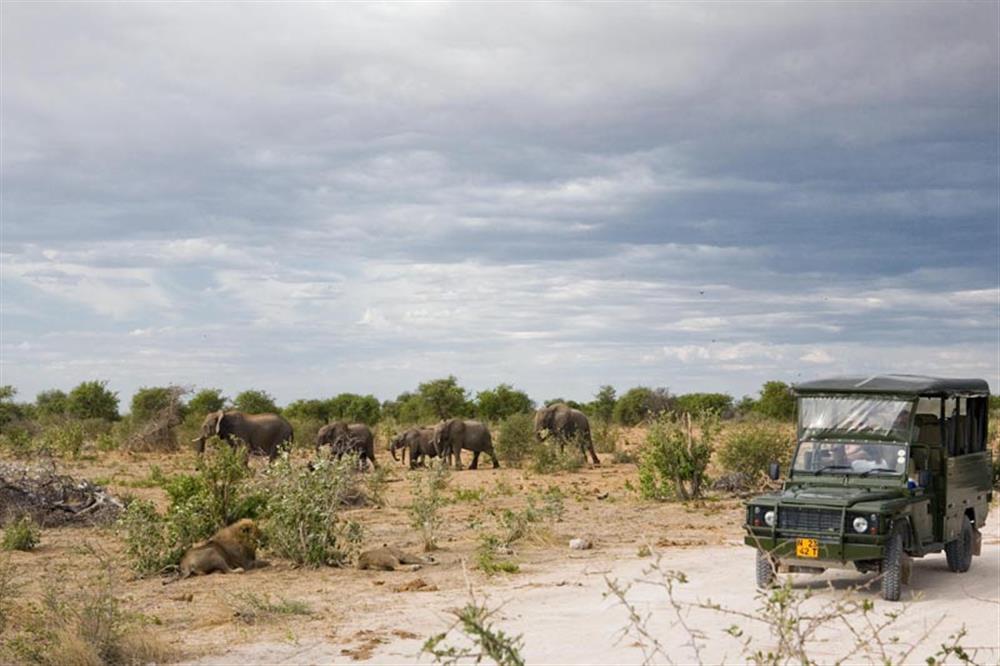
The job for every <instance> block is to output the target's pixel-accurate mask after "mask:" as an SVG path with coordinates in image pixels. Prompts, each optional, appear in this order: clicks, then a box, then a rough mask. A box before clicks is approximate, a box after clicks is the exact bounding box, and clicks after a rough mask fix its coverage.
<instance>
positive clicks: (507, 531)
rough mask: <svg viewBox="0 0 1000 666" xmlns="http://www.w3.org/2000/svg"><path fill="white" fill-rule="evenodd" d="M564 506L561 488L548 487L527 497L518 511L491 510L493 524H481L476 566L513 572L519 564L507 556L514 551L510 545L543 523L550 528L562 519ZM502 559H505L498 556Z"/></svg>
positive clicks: (489, 569) (494, 570) (505, 509)
mask: <svg viewBox="0 0 1000 666" xmlns="http://www.w3.org/2000/svg"><path fill="white" fill-rule="evenodd" d="M565 511H566V508H565V505H564V503H563V494H562V491H561V490H560V489H559V488H558V487H557V486H550V487H549V489H548V490H546V491H545V492H544V493H541V494H538V493H532V494H531V495H529V496H528V500H527V506H526V507H525V508H523V509H521V510H519V511H515V510H513V509H507V508H504V509H499V510H490V511H489V512H488V515H489V516H490V517H491V518H492V522H493V524H492V526H491V527H486V526H481V529H480V533H479V546H478V548H477V549H476V563H477V568H478V569H479V570H480V571H482V572H484V573H486V574H488V575H491V574H494V573H496V572H498V571H504V572H506V573H516V572H517V571H519V570H520V567H519V566H518V565H517V563H516V562H514V561H513V560H510V559H506V558H507V556H510V555H512V554H513V552H514V551H513V545H514V544H515V543H517V542H518V541H521V540H522V539H524V538H526V537H531V536H536V535H538V534H539V528H540V527H541V526H542V525H543V524H547V525H548V526H549V527H551V526H552V525H553V524H555V523H556V522H558V521H559V520H562V517H563V514H564V513H565ZM500 558H504V559H500Z"/></svg>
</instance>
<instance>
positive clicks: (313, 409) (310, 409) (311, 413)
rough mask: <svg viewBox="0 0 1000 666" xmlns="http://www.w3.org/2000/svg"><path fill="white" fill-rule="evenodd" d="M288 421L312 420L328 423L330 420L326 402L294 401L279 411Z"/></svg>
mask: <svg viewBox="0 0 1000 666" xmlns="http://www.w3.org/2000/svg"><path fill="white" fill-rule="evenodd" d="M281 413H282V414H284V415H285V416H286V417H287V418H290V419H312V420H314V421H328V420H329V419H330V407H329V402H328V401H327V400H295V401H294V402H290V403H288V405H287V406H286V407H285V408H284V409H283V410H281Z"/></svg>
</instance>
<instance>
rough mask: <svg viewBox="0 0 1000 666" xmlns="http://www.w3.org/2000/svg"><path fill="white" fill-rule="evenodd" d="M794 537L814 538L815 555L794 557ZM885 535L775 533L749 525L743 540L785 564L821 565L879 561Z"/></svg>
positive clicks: (882, 552) (881, 556)
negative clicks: (816, 550) (838, 535)
mask: <svg viewBox="0 0 1000 666" xmlns="http://www.w3.org/2000/svg"><path fill="white" fill-rule="evenodd" d="M796 539H816V541H817V545H818V546H819V555H818V557H815V558H812V557H796V555H795V541H796ZM887 540H888V537H887V536H886V535H882V534H879V535H871V536H868V535H845V537H843V538H841V537H831V536H830V535H827V534H824V535H823V536H819V535H815V534H794V535H790V534H776V533H772V531H771V530H770V529H760V528H748V530H747V535H746V536H745V537H744V538H743V543H745V544H746V545H748V546H753V547H754V548H757V549H759V550H763V551H765V552H767V553H769V554H770V555H771V557H773V558H774V559H776V560H779V561H780V562H782V563H785V564H797V565H801V566H820V565H821V564H820V563H830V562H841V563H847V562H854V561H857V560H880V559H882V558H883V557H884V556H885V543H886V541H887Z"/></svg>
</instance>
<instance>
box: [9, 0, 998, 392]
mask: <svg viewBox="0 0 1000 666" xmlns="http://www.w3.org/2000/svg"><path fill="white" fill-rule="evenodd" d="M997 11H998V10H997V6H996V5H995V4H963V5H960V6H958V5H933V4H927V3H922V4H912V5H904V4H892V3H884V4H872V5H861V4H848V5H833V4H821V5H808V4H804V3H797V4H791V5H771V4H769V5H762V6H756V5H747V4H745V3H733V4H723V3H712V4H694V5H684V4H666V3H663V4H652V5H636V4H628V5H621V6H616V5H610V4H608V5H592V4H591V5H578V4H567V5H556V4H543V5H518V6H517V7H514V6H504V5H489V4H487V5H474V6H466V5H405V4H395V5H392V4H390V5H320V4H298V5H292V6H286V5H277V4H274V5H268V4H250V5H246V4H243V5H226V4H220V3H213V4H202V5H190V4H181V5H169V4H143V5H120V4H119V5H108V4H55V5H53V4H46V5H40V6H33V5H28V4H14V5H9V6H7V7H5V10H4V12H5V21H4V24H3V53H2V56H3V57H2V67H3V86H4V90H3V93H4V112H3V116H2V121H0V122H2V125H3V128H2V129H3V135H4V144H3V151H2V155H0V160H2V166H3V171H4V195H3V200H2V215H3V227H4V228H3V240H4V247H3V253H4V254H3V260H4V268H5V273H4V297H5V298H4V303H3V306H2V307H3V312H4V329H5V331H4V333H5V336H4V337H5V340H4V348H3V362H4V363H3V364H4V368H5V375H7V376H9V377H10V379H7V380H5V381H13V382H15V383H18V384H24V385H25V386H26V390H28V391H29V392H30V391H33V390H36V389H38V388H44V387H46V386H48V385H66V384H67V383H72V382H75V381H78V380H79V379H84V378H88V377H89V376H90V375H89V374H87V373H90V374H95V375H99V376H110V375H114V377H112V378H113V379H114V380H115V381H117V382H120V383H121V385H122V386H123V388H124V390H126V391H128V390H131V389H132V388H134V387H135V386H136V385H139V384H143V383H150V382H152V381H153V377H156V378H159V379H158V381H160V380H162V381H168V380H172V381H182V382H198V383H201V384H209V385H214V384H213V382H215V383H216V384H218V383H226V385H227V386H229V387H232V388H233V390H235V389H238V388H240V387H245V386H246V385H248V384H249V383H256V384H259V385H261V386H266V387H271V388H272V389H273V390H274V391H275V392H277V393H278V394H279V397H282V398H283V399H289V398H291V397H295V396H298V395H302V394H310V393H322V392H326V391H332V390H334V389H336V390H369V391H375V392H377V393H379V394H380V395H382V397H389V396H391V395H394V394H395V393H396V392H398V391H400V390H402V389H404V388H407V387H409V386H411V385H413V384H415V383H416V382H417V381H419V380H421V379H426V378H427V377H429V376H437V375H441V374H447V373H449V372H452V373H455V374H458V375H459V376H461V377H462V378H463V380H465V381H467V382H468V383H469V384H470V385H474V386H476V387H477V388H482V387H484V386H487V385H492V384H495V383H497V382H498V381H511V382H513V383H515V384H518V385H523V386H524V387H525V388H528V389H529V390H531V391H533V392H534V393H536V394H537V395H536V397H542V395H545V394H550V393H559V394H563V395H567V396H573V397H580V398H585V397H587V395H588V394H589V393H590V392H592V391H593V390H594V387H596V386H597V385H598V384H601V383H605V382H611V383H615V384H619V385H620V386H625V385H627V384H629V383H644V384H668V385H670V386H672V387H673V388H675V389H678V390H687V389H696V388H705V389H710V388H719V389H722V390H731V391H737V392H742V391H749V390H751V389H752V388H753V387H754V386H756V385H758V384H759V383H760V381H762V379H764V378H768V377H781V378H794V377H796V376H797V375H798V374H800V373H801V372H802V371H803V367H805V368H806V372H812V371H813V370H815V372H829V371H836V370H842V369H843V370H857V371H868V370H879V369H895V370H904V371H905V370H911V371H927V372H932V371H935V372H941V373H944V374H961V373H962V372H967V373H971V374H980V375H985V376H987V377H988V378H989V379H990V381H992V382H996V381H997V375H998V359H997V353H996V350H995V339H996V331H997V325H998V305H997V298H998V293H1000V291H998V281H1000V275H998V267H997V265H998V259H1000V256H998V253H1000V249H998V243H1000V230H998V224H997V218H998V214H1000V204H998V197H997V185H996V183H997V181H998V178H1000V173H998V162H1000V156H998V152H997V151H998V130H997V127H998V124H1000V110H998V102H997V98H998V88H997V71H998V54H997V49H998V39H997V35H996V30H995V27H996V24H997ZM67 313H72V324H71V325H68V323H67ZM98 331H99V332H101V336H98V338H97V339H95V338H94V337H93V334H94V333H95V332H98ZM108 331H116V333H115V334H114V335H108V334H107V333H108ZM956 343H961V345H964V346H963V347H960V348H959V349H958V350H957V351H954V353H952V354H951V355H950V356H949V355H947V354H946V355H944V356H940V354H941V353H943V352H941V351H940V350H941V348H942V347H944V348H948V347H949V346H954V345H955V344H956ZM25 345H27V346H25ZM956 354H957V356H956ZM111 359H114V360H113V361H112V360H111ZM554 368H559V370H558V371H557V372H553V369H554ZM68 369H69V370H72V372H69V374H67V372H68ZM127 369H130V370H131V372H130V371H129V370H127ZM143 373H148V375H149V378H147V377H145V376H143ZM70 376H72V378H71V379H70Z"/></svg>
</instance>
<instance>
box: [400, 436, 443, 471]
mask: <svg viewBox="0 0 1000 666" xmlns="http://www.w3.org/2000/svg"><path fill="white" fill-rule="evenodd" d="M398 449H402V450H403V452H402V453H401V454H400V458H401V460H402V461H403V462H404V463H405V462H406V452H407V450H409V452H410V469H413V468H415V467H416V466H417V465H420V464H422V458H424V457H425V456H426V457H428V458H437V456H438V450H437V447H436V446H435V445H434V428H410V429H409V430H407V431H405V432H401V433H399V434H398V435H396V436H395V437H393V438H392V440H391V441H390V442H389V453H391V454H392V459H393V460H396V451H397V450H398Z"/></svg>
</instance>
